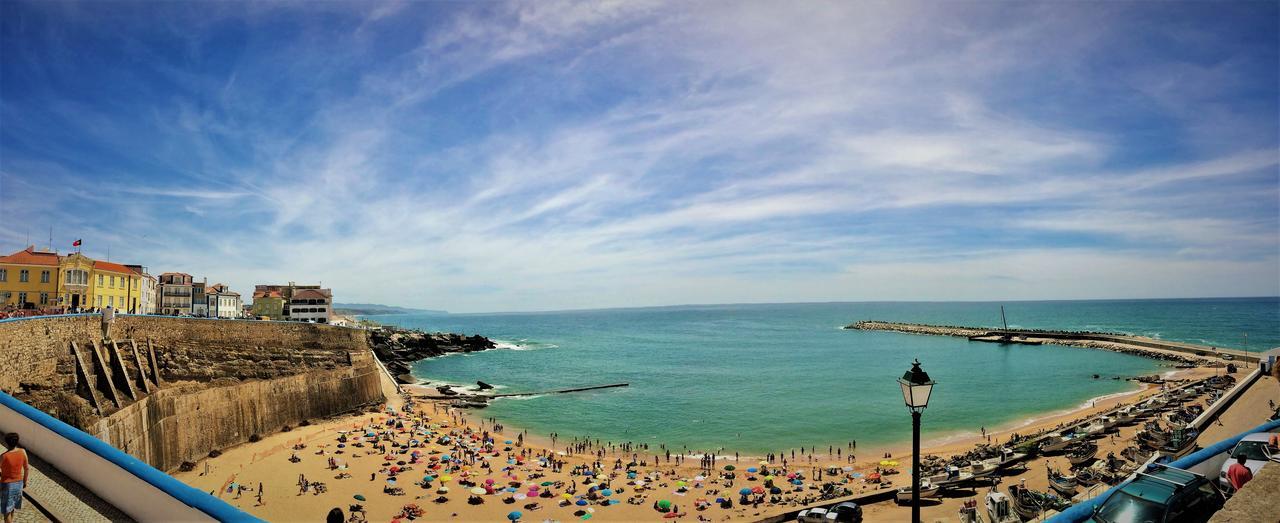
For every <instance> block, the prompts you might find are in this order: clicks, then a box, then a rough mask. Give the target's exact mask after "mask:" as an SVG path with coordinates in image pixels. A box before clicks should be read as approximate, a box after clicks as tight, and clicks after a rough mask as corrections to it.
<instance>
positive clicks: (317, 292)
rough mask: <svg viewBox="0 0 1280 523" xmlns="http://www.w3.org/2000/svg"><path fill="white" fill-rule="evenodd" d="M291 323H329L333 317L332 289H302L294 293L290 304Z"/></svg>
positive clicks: (288, 305)
mask: <svg viewBox="0 0 1280 523" xmlns="http://www.w3.org/2000/svg"><path fill="white" fill-rule="evenodd" d="M285 306H287V307H288V308H289V315H288V317H289V318H288V319H289V321H311V322H316V323H329V322H330V320H332V316H333V291H332V290H330V289H300V290H296V291H293V296H292V297H290V298H289V303H287V304H285Z"/></svg>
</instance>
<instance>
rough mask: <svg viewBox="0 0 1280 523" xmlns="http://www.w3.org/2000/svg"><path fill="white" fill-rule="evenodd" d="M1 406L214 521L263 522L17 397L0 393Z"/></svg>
mask: <svg viewBox="0 0 1280 523" xmlns="http://www.w3.org/2000/svg"><path fill="white" fill-rule="evenodd" d="M0 405H3V406H5V407H8V408H9V409H12V410H13V411H15V412H17V413H18V414H19V415H21V416H23V417H25V418H27V419H28V420H31V421H32V422H35V423H36V424H38V425H40V426H42V427H44V428H46V429H48V430H50V431H52V432H54V433H55V434H57V435H59V436H61V437H62V438H64V439H66V440H67V441H70V442H72V443H74V444H76V445H79V446H80V447H82V448H84V449H85V450H87V451H89V452H91V453H93V454H95V455H97V456H98V457H100V458H102V459H105V460H107V461H109V462H111V463H112V464H114V465H116V466H117V467H120V468H121V469H123V470H124V471H125V472H128V473H129V474H132V475H133V476H135V477H137V478H138V479H141V480H142V481H145V482H146V483H148V484H150V485H151V486H153V487H155V488H156V489H158V490H160V491H161V492H163V493H165V494H167V495H169V496H171V497H172V498H174V499H176V500H178V501H180V502H182V503H183V504H186V505H187V506H190V507H192V508H194V509H196V510H198V511H200V512H203V513H205V514H207V515H208V516H209V517H211V518H213V519H216V520H218V521H244V522H255V521H261V520H259V519H258V518H255V517H253V516H251V515H249V514H247V513H245V512H243V511H241V510H239V509H237V508H235V507H232V506H231V505H229V504H227V503H226V502H224V501H222V500H220V499H218V498H215V497H213V496H210V495H209V494H207V493H205V492H202V491H200V490H197V489H196V488H194V487H191V486H189V485H187V484H185V483H182V482H181V481H178V480H177V479H174V478H173V476H170V475H168V474H165V473H163V472H160V471H159V470H156V469H155V468H154V467H152V466H151V465H148V464H146V463H145V462H143V461H142V460H140V459H138V458H135V457H133V456H130V455H128V454H125V453H124V452H123V451H121V450H120V449H117V448H115V447H112V446H111V445H108V444H107V443H106V442H105V441H102V440H100V439H98V438H95V437H93V436H90V435H88V434H86V433H85V432H83V431H81V430H80V429H77V428H75V427H72V426H71V425H68V424H66V423H64V422H62V421H61V420H58V419H57V418H54V417H53V416H50V415H48V414H46V413H44V412H42V411H40V410H39V409H36V408H35V407H32V406H30V405H27V404H26V403H23V402H22V401H20V400H18V399H17V398H14V397H13V396H10V395H8V394H3V393H0Z"/></svg>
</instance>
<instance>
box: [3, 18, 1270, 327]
mask: <svg viewBox="0 0 1280 523" xmlns="http://www.w3.org/2000/svg"><path fill="white" fill-rule="evenodd" d="M1277 20H1280V12H1278V8H1277V4H1275V3H1274V2H1252V3H1243V4H1232V3H1221V2H1215V3H1167V2H1158V3H1157V2H1137V3H1119V2H1109V3H1082V2H1055V3H1045V4H1037V3H1005V2H1000V3H969V2H941V3H939V2H932V3H918V4H917V3H908V2H804V3H799V4H797V3H787V2H695V3H690V2H673V3H651V2H645V1H620V2H589V3H588V2H551V1H539V2H522V3H500V2H475V3H466V2H442V3H404V2H398V3H397V2H392V3H366V2H361V3H339V2H304V3H289V2H271V3H262V4H242V3H213V2H207V3H197V2H163V3H162V2H156V3H105V2H93V3H60V2H33V3H25V2H8V1H7V2H4V3H2V4H0V33H2V34H0V40H2V41H0V57H2V65H0V246H3V247H4V250H6V251H10V250H16V249H19V248H22V247H23V245H24V242H25V241H26V238H27V235H28V234H29V235H30V237H31V238H32V241H33V243H40V244H44V243H45V242H46V241H47V236H48V228H49V227H50V226H52V227H53V228H54V231H53V232H54V246H55V247H57V248H59V249H63V250H66V249H68V248H69V247H70V242H71V241H72V240H74V239H76V238H84V241H85V252H86V253H87V254H90V255H94V256H105V255H106V251H107V249H108V247H109V248H110V249H111V259H112V260H113V261H123V262H138V263H143V264H145V265H148V266H149V267H150V268H151V270H152V271H153V272H155V273H159V272H163V271H170V270H181V271H184V272H189V273H193V274H196V275H197V276H207V277H208V278H209V279H210V280H211V281H215V280H216V281H222V282H227V283H230V284H231V285H232V286H233V288H235V289H237V290H239V291H241V292H246V291H248V290H249V289H251V286H252V285H253V284H254V283H260V282H280V281H288V280H296V281H317V280H318V281H322V282H324V284H325V285H327V286H332V287H333V288H334V290H335V294H336V295H337V296H338V298H339V300H340V301H360V302H381V303H392V304H400V305H408V306H421V307H430V308H441V309H448V310H451V311H492V310H535V309H563V308H590V307H610V306H639V305H660V304H680V303H723V302H775V301H828V300H987V299H999V300H1009V299H1071V298H1136V297H1183V296H1241V295H1250V296H1256V295H1276V294H1280V204H1278V202H1280V178H1278V174H1277V173H1278V171H1277V166H1278V164H1280V128H1278V127H1280V126H1278V124H1277V114H1280V111H1278V109H1280V107H1278V104H1277V101H1278V95H1277V86H1278V85H1280V77H1278V73H1277V63H1280V56H1278V54H1280V53H1278V52H1277V49H1280V44H1278V36H1277V35H1278V30H1277V23H1278V22H1277Z"/></svg>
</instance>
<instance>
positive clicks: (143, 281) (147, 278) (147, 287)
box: [125, 265, 160, 314]
mask: <svg viewBox="0 0 1280 523" xmlns="http://www.w3.org/2000/svg"><path fill="white" fill-rule="evenodd" d="M125 267H128V268H129V270H132V271H133V272H135V273H137V275H138V309H137V311H135V313H136V314H155V313H156V310H157V309H158V308H159V303H158V302H159V300H160V286H159V282H158V280H156V277H155V276H152V275H150V274H147V268H146V267H143V266H141V265H126V266H125Z"/></svg>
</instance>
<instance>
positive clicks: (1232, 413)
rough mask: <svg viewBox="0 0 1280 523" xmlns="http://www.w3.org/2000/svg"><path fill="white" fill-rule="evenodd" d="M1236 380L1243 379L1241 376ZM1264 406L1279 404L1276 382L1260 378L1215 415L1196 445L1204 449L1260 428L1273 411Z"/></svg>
mask: <svg viewBox="0 0 1280 523" xmlns="http://www.w3.org/2000/svg"><path fill="white" fill-rule="evenodd" d="M1242 370H1243V369H1242ZM1237 376H1243V374H1239V375H1237ZM1268 402H1275V403H1277V404H1280V382H1278V381H1277V380H1276V379H1275V378H1274V377H1271V376H1263V377H1261V378H1258V381H1257V382H1255V383H1254V384H1253V386H1251V387H1249V390H1246V391H1245V392H1244V394H1241V395H1240V397H1239V398H1236V401H1235V403H1232V404H1231V406H1230V407H1228V408H1227V410H1226V412H1223V413H1222V414H1221V415H1219V416H1218V419H1217V420H1214V421H1213V422H1212V423H1210V424H1209V426H1208V427H1205V429H1204V433H1203V434H1201V435H1200V438H1199V439H1198V440H1197V443H1198V444H1199V445H1200V446H1201V447H1206V446H1208V445H1209V444H1211V443H1214V442H1217V441H1222V440H1224V439H1227V438H1229V437H1231V436H1235V435H1236V434H1239V433H1241V432H1244V431H1246V430H1249V429H1251V428H1253V427H1257V426H1258V425H1261V424H1263V423H1264V422H1266V421H1267V418H1268V417H1270V416H1271V413H1272V412H1274V410H1273V408H1272V407H1269V406H1268V405H1269V404H1268Z"/></svg>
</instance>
